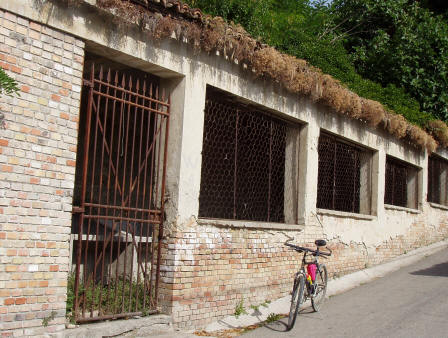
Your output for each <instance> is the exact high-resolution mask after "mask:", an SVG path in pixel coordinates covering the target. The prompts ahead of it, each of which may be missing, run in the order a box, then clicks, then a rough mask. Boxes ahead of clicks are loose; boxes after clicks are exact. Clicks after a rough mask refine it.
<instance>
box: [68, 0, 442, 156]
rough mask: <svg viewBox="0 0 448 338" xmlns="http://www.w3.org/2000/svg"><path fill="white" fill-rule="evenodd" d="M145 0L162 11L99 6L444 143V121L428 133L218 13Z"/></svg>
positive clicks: (400, 130) (421, 139) (103, 2)
mask: <svg viewBox="0 0 448 338" xmlns="http://www.w3.org/2000/svg"><path fill="white" fill-rule="evenodd" d="M66 1H68V0H66ZM69 1H75V0H69ZM77 1H81V0H77ZM147 1H148V3H153V4H154V5H155V6H160V7H161V8H164V10H163V11H161V12H160V13H153V12H150V11H149V10H148V9H146V8H144V7H141V6H138V5H134V4H133V3H132V2H131V1H128V0H98V1H97V4H98V6H99V7H101V8H104V9H108V10H111V11H112V12H113V13H114V14H116V15H117V16H119V17H120V18H122V19H125V20H128V21H131V22H137V23H140V24H141V25H142V27H146V28H147V30H148V31H149V33H150V34H151V35H152V37H153V38H154V39H155V40H161V39H165V38H168V37H170V36H172V35H173V33H174V36H175V37H176V38H177V39H179V40H181V41H182V40H183V39H184V38H185V39H186V40H187V41H188V43H190V44H191V45H192V46H193V48H194V49H195V50H204V51H205V52H207V53H213V52H219V53H220V54H222V55H224V56H225V57H227V58H229V59H230V60H237V61H238V62H239V63H240V64H241V63H245V64H246V65H247V66H248V67H249V69H252V71H253V72H254V73H255V74H256V75H257V76H258V77H264V78H269V79H271V80H273V81H275V82H276V83H279V84H281V85H282V86H284V87H285V88H286V89H287V90H289V91H290V92H292V93H295V94H298V95H302V96H306V97H309V98H310V99H311V100H313V101H315V102H320V103H322V104H324V105H326V106H328V107H330V108H331V109H332V110H333V111H335V112H337V113H339V114H342V115H345V116H348V117H350V118H354V119H359V120H362V121H365V122H367V123H368V124H369V126H371V127H377V126H379V125H380V124H381V125H382V126H383V127H384V129H385V130H387V131H388V132H389V133H390V134H391V135H393V136H395V137H397V138H399V139H402V138H404V137H406V138H407V139H408V140H409V141H410V142H411V143H413V144H415V145H417V146H418V147H420V148H422V149H423V148H425V147H426V148H427V149H428V150H430V151H433V150H434V149H436V146H437V143H436V142H435V140H434V138H433V137H435V138H436V139H437V141H438V143H439V144H440V145H441V146H443V147H448V127H447V125H446V124H445V123H443V122H442V121H432V122H431V123H430V124H429V127H428V129H429V131H430V133H431V135H432V136H433V137H431V136H430V135H428V134H427V133H425V132H424V131H423V130H422V129H421V128H418V127H416V126H414V125H412V124H410V123H409V122H407V121H406V119H405V118H404V117H403V116H401V115H397V114H394V113H392V112H388V111H386V110H385V109H384V107H383V106H382V105H381V104H380V103H379V102H376V101H372V100H368V99H364V98H360V97H359V96H358V95H357V94H355V93H353V92H351V91H350V90H349V89H347V88H345V87H344V86H343V85H341V83H340V82H339V81H337V80H336V79H334V78H332V77H331V76H329V75H325V74H322V72H321V71H320V70H319V69H316V68H314V67H312V66H310V65H309V64H308V63H307V62H306V61H304V60H300V59H297V58H295V57H293V56H290V55H286V54H283V53H280V52H279V51H277V50H276V49H274V48H272V47H269V46H266V45H263V44H261V43H260V42H259V41H257V40H256V39H254V38H252V37H251V36H250V35H249V34H248V33H247V32H246V31H245V30H244V28H243V27H242V26H240V25H235V24H233V23H232V24H228V23H227V22H225V20H224V19H222V18H220V17H211V16H208V15H203V14H202V13H201V12H200V11H199V10H193V9H191V8H189V7H188V6H187V5H185V4H183V3H182V2H181V1H178V0H162V1H160V0H147ZM167 10H170V11H173V17H170V16H169V15H166V14H161V13H166V11H167ZM431 149H432V150H431Z"/></svg>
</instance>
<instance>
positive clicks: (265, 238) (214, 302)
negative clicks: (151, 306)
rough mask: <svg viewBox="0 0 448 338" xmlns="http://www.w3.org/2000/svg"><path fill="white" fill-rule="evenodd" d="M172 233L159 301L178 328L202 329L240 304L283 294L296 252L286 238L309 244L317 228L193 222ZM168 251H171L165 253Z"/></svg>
mask: <svg viewBox="0 0 448 338" xmlns="http://www.w3.org/2000/svg"><path fill="white" fill-rule="evenodd" d="M181 229H182V231H178V232H175V233H173V234H171V236H170V237H169V240H168V241H167V243H166V245H165V252H164V255H163V256H164V257H165V260H164V261H163V262H162V264H163V266H162V269H161V274H162V275H161V278H162V282H163V284H162V287H163V289H162V290H161V294H162V297H163V299H162V304H164V305H165V309H164V310H165V311H169V312H172V313H173V319H174V321H175V322H176V324H177V325H178V326H180V327H201V326H204V325H205V324H207V323H209V322H211V321H213V320H217V319H219V318H220V317H222V316H225V315H228V314H232V313H234V311H235V307H236V305H237V304H238V303H239V302H240V301H241V300H243V302H244V306H245V307H246V308H249V306H250V305H259V304H261V303H264V302H265V301H266V300H270V301H272V300H275V299H277V298H279V297H282V296H285V295H286V294H287V293H288V292H289V291H290V288H291V280H292V279H291V277H292V275H293V273H294V271H295V269H297V266H298V265H299V264H300V259H301V256H300V255H299V254H298V253H296V252H294V251H292V250H289V249H287V248H286V247H285V246H284V245H283V243H284V242H285V241H286V240H287V239H288V236H289V237H295V238H296V239H297V240H298V242H300V243H303V244H307V245H309V246H310V247H314V240H315V239H316V238H321V237H322V228H321V227H319V226H309V227H307V228H306V229H305V231H302V232H300V231H279V230H261V229H244V228H230V227H217V226H213V225H198V224H196V222H192V223H190V224H189V225H187V226H185V227H181ZM167 249H168V250H169V251H170V252H169V253H167Z"/></svg>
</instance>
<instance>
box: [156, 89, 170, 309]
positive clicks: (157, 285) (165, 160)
mask: <svg viewBox="0 0 448 338" xmlns="http://www.w3.org/2000/svg"><path fill="white" fill-rule="evenodd" d="M162 100H163V101H165V92H163V95H162ZM170 105H171V101H170V98H168V114H169V113H170V108H169V107H170ZM163 119H165V149H164V155H163V172H162V189H161V190H162V191H161V197H162V200H161V206H160V211H161V217H162V219H161V223H160V225H159V245H158V253H157V277H156V294H155V304H156V305H157V302H158V296H159V279H160V258H161V244H162V239H163V221H164V219H163V216H164V210H165V184H166V166H167V162H168V161H167V156H168V136H169V130H170V120H169V116H164V117H163Z"/></svg>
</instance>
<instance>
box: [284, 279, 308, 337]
mask: <svg viewBox="0 0 448 338" xmlns="http://www.w3.org/2000/svg"><path fill="white" fill-rule="evenodd" d="M304 286H305V277H304V276H303V274H301V273H299V274H297V275H296V277H295V278H294V287H293V289H292V294H291V307H290V308H289V316H288V331H289V330H291V329H292V328H293V326H294V323H295V322H296V317H297V314H298V313H299V308H300V304H301V302H302V300H303V291H304Z"/></svg>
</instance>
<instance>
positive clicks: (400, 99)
mask: <svg viewBox="0 0 448 338" xmlns="http://www.w3.org/2000/svg"><path fill="white" fill-rule="evenodd" d="M189 4H190V5H191V6H193V7H199V8H200V9H201V10H203V11H204V12H206V13H208V14H212V15H218V16H222V17H223V18H224V19H226V20H227V21H233V22H235V23H239V24H241V25H242V26H243V27H244V28H245V29H246V30H247V31H248V32H249V33H251V35H252V36H254V37H256V38H258V39H260V40H262V41H263V42H265V43H267V44H269V45H271V46H273V47H275V48H277V49H278V50H280V51H282V52H285V53H288V54H290V55H294V56H296V57H298V58H301V59H305V60H306V61H308V62H309V63H310V64H311V65H313V66H315V67H318V68H320V69H321V70H322V71H323V72H324V73H327V74H330V75H332V76H333V77H335V78H336V79H338V80H340V81H341V82H342V83H344V84H345V85H346V86H347V87H349V88H350V89H351V90H352V91H354V92H355V93H357V94H358V95H360V96H363V97H365V98H368V99H372V100H376V101H379V102H381V103H382V104H384V105H385V106H386V107H387V108H389V109H390V110H393V111H395V112H396V113H399V114H402V115H404V116H405V117H406V118H407V119H408V120H409V121H411V122H413V123H415V124H418V125H421V126H424V125H425V124H426V122H427V120H428V119H432V118H433V117H432V116H431V114H430V113H425V114H422V113H421V111H420V106H419V103H418V102H417V101H416V100H415V99H414V98H413V97H411V95H410V94H409V93H407V92H406V91H405V90H404V89H403V88H400V86H397V85H395V84H389V83H385V84H381V83H377V82H375V81H371V80H368V79H365V78H363V77H362V76H361V75H360V74H359V73H358V72H357V70H356V68H355V65H354V62H353V59H352V56H351V55H350V54H349V53H348V52H347V50H346V49H345V42H346V36H347V34H350V30H351V29H352V28H351V27H346V26H345V25H342V24H341V22H340V21H337V20H336V19H339V18H340V17H339V16H336V15H335V10H334V7H333V5H332V4H331V2H330V1H325V0H257V1H254V0H225V1H223V0H189ZM342 23H344V22H343V21H342ZM347 31H348V32H347Z"/></svg>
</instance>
